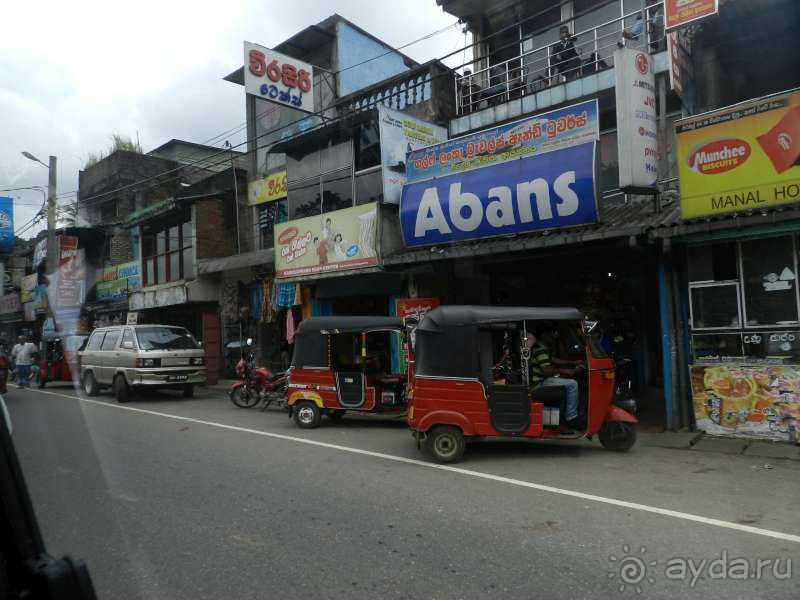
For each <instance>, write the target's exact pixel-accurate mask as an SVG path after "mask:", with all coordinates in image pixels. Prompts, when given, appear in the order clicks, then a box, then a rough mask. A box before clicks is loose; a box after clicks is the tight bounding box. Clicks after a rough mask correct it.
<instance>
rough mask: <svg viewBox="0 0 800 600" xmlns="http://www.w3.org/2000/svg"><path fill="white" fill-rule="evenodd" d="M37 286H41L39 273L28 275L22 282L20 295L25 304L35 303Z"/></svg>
mask: <svg viewBox="0 0 800 600" xmlns="http://www.w3.org/2000/svg"><path fill="white" fill-rule="evenodd" d="M37 285H39V275H38V274H37V273H32V274H30V275H26V276H25V277H23V278H22V279H21V280H20V286H19V295H20V301H21V302H22V303H23V304H24V303H25V302H33V299H34V298H35V297H36V286H37Z"/></svg>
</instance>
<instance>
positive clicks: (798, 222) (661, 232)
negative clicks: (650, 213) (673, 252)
mask: <svg viewBox="0 0 800 600" xmlns="http://www.w3.org/2000/svg"><path fill="white" fill-rule="evenodd" d="M798 230H800V207H798V206H779V207H776V208H774V209H768V210H765V211H763V212H758V213H750V214H747V213H741V214H739V213H737V214H732V215H731V214H727V215H719V216H715V217H705V218H700V219H692V220H691V221H684V220H683V219H680V218H677V219H675V221H674V222H673V223H670V224H669V225H665V226H663V227H659V228H657V229H654V230H653V231H652V232H651V234H650V235H651V236H652V237H654V238H673V239H674V240H675V241H680V242H700V241H712V240H721V239H734V238H738V237H745V236H752V235H777V234H780V233H787V232H790V231H798Z"/></svg>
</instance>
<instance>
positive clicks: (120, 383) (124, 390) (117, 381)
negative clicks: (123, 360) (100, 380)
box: [114, 375, 130, 403]
mask: <svg viewBox="0 0 800 600" xmlns="http://www.w3.org/2000/svg"><path fill="white" fill-rule="evenodd" d="M129 395H130V390H128V383H127V382H126V381H125V377H124V376H123V375H117V376H116V377H115V378H114V397H115V398H116V399H117V402H119V403H122V402H127V401H128V396H129Z"/></svg>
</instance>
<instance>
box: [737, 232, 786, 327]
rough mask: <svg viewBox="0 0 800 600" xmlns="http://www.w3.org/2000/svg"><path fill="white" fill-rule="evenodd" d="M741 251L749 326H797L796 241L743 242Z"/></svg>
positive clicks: (779, 239) (767, 240)
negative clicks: (795, 324)
mask: <svg viewBox="0 0 800 600" xmlns="http://www.w3.org/2000/svg"><path fill="white" fill-rule="evenodd" d="M741 251H742V278H743V280H744V287H743V290H744V308H745V315H746V320H745V324H746V325H747V326H748V327H755V326H758V325H790V324H794V323H797V293H796V289H795V286H796V281H795V279H796V276H795V262H794V242H793V240H792V238H791V237H781V238H769V239H762V240H750V241H746V242H742V245H741Z"/></svg>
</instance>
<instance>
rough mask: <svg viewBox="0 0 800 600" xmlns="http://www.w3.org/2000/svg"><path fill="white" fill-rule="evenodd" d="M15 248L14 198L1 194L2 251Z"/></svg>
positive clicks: (0, 230)
mask: <svg viewBox="0 0 800 600" xmlns="http://www.w3.org/2000/svg"><path fill="white" fill-rule="evenodd" d="M12 250H14V199H13V198H9V197H8V196H0V252H11V251H12Z"/></svg>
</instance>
